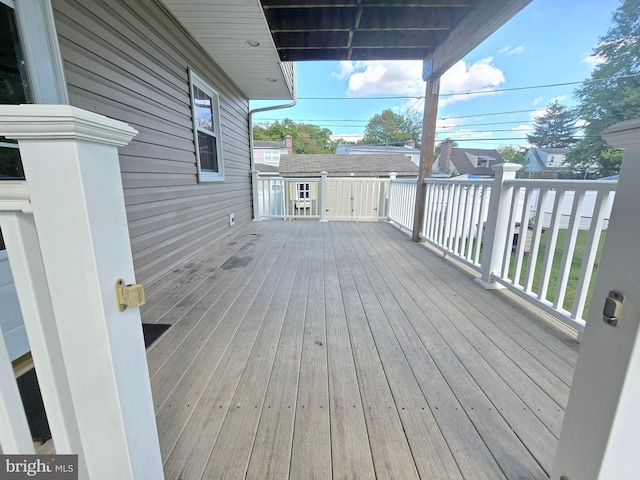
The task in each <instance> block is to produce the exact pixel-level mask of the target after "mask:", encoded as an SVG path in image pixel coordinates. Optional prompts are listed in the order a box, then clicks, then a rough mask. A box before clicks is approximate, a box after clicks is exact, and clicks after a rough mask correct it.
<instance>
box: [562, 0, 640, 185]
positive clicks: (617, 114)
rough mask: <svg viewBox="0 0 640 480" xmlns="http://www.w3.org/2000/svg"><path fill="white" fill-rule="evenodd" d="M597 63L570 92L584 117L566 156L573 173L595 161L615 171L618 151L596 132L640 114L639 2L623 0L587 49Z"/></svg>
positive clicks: (619, 157) (605, 171)
mask: <svg viewBox="0 0 640 480" xmlns="http://www.w3.org/2000/svg"><path fill="white" fill-rule="evenodd" d="M593 55H594V57H595V58H597V59H599V60H600V61H601V63H600V64H599V65H598V66H597V67H596V68H595V69H594V71H593V73H592V74H591V79H590V80H589V81H587V82H585V84H584V85H583V86H582V87H580V88H578V89H577V90H576V91H575V92H574V97H575V98H576V99H577V100H578V101H579V102H580V106H579V108H578V113H579V116H580V118H582V119H584V120H585V122H586V125H585V127H584V133H585V139H584V140H583V141H581V142H580V144H579V145H578V146H577V148H576V149H575V150H574V151H572V152H571V153H570V154H569V156H568V157H567V161H568V162H569V163H570V164H571V165H573V167H574V169H576V170H577V171H581V172H584V171H586V169H588V168H589V167H590V166H592V165H599V166H600V169H601V174H603V175H611V174H613V173H616V172H618V171H619V169H620V163H621V161H622V152H620V151H617V150H614V149H613V148H611V147H610V146H609V145H608V144H607V143H606V142H605V141H604V140H602V138H601V135H602V132H603V130H604V129H606V128H607V127H609V126H611V125H613V124H615V123H618V122H620V121H623V120H631V119H633V118H639V117H640V0H623V1H622V2H621V4H620V6H619V7H618V9H617V10H616V11H615V12H614V14H613V21H612V25H611V27H610V28H609V30H608V31H607V33H606V34H605V35H604V36H603V37H602V38H600V41H599V43H598V45H597V46H596V48H595V49H594V50H593Z"/></svg>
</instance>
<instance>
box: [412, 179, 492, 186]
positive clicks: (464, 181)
mask: <svg viewBox="0 0 640 480" xmlns="http://www.w3.org/2000/svg"><path fill="white" fill-rule="evenodd" d="M493 182H494V180H493V179H486V178H477V179H474V178H460V179H455V178H426V179H425V180H424V183H434V184H445V185H449V184H451V185H492V184H493Z"/></svg>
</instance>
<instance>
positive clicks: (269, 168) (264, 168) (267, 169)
mask: <svg viewBox="0 0 640 480" xmlns="http://www.w3.org/2000/svg"><path fill="white" fill-rule="evenodd" d="M255 169H256V170H258V171H259V172H262V173H278V166H277V165H268V164H266V163H258V162H256V163H255Z"/></svg>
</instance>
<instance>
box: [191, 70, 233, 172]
mask: <svg viewBox="0 0 640 480" xmlns="http://www.w3.org/2000/svg"><path fill="white" fill-rule="evenodd" d="M189 81H190V83H191V107H192V115H193V131H194V135H195V142H196V161H197V164H198V180H199V181H200V182H215V181H221V180H224V161H223V157H222V139H221V137H220V99H219V97H218V93H217V92H216V91H215V90H214V89H213V88H211V87H210V86H209V85H207V84H206V83H205V82H204V81H203V80H202V79H201V78H200V77H198V76H197V75H196V74H195V73H193V72H192V71H190V72H189Z"/></svg>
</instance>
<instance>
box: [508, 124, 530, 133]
mask: <svg viewBox="0 0 640 480" xmlns="http://www.w3.org/2000/svg"><path fill="white" fill-rule="evenodd" d="M512 130H513V131H514V132H530V131H531V130H533V127H532V126H531V125H518V126H517V127H516V128H513V129H512Z"/></svg>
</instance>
